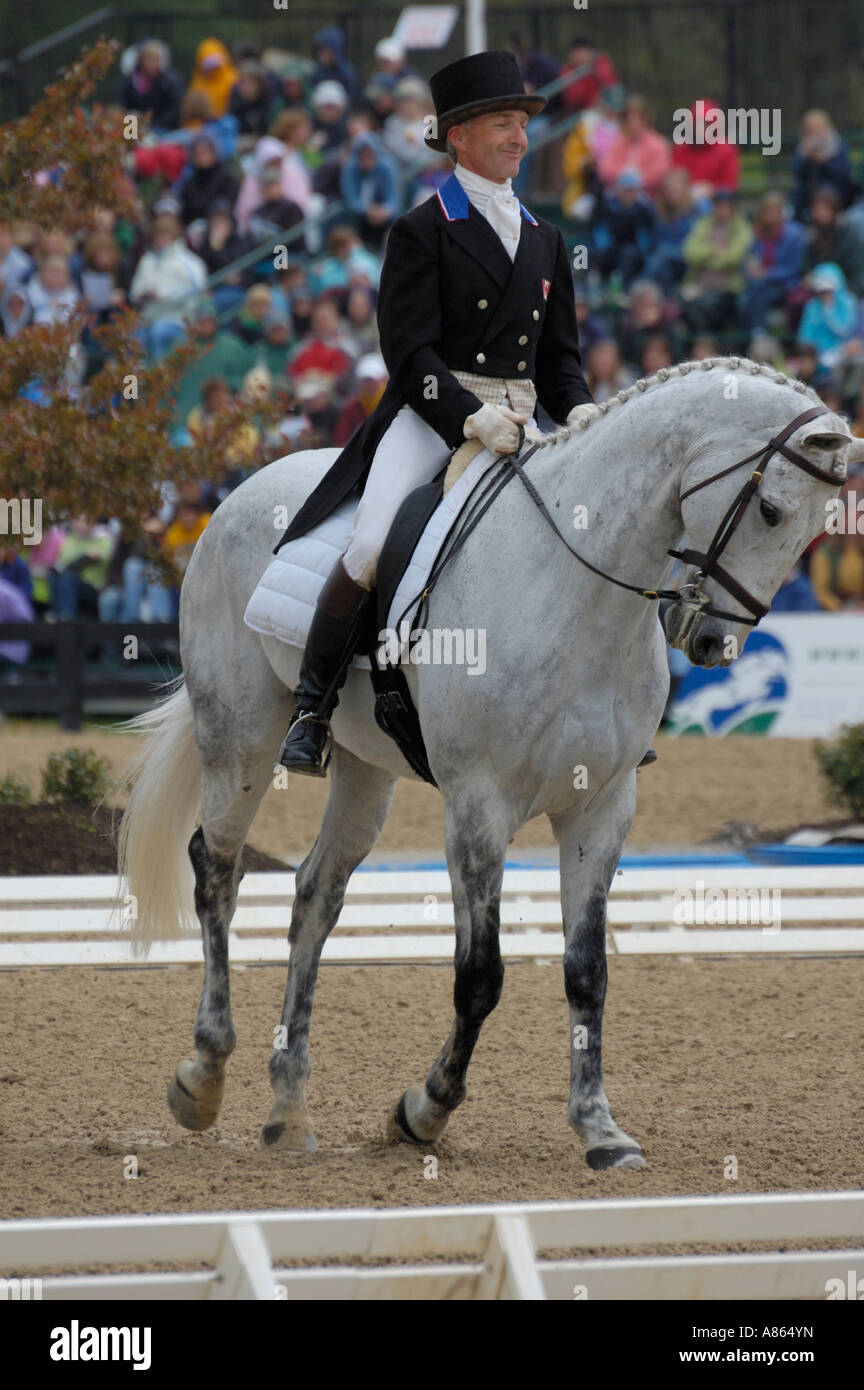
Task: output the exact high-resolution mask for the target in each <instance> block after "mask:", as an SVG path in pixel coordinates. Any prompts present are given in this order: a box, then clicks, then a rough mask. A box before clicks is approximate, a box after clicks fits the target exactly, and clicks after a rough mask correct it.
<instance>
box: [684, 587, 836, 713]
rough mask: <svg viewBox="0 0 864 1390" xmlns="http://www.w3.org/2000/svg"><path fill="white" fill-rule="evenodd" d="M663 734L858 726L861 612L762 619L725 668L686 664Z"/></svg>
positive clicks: (789, 615)
mask: <svg viewBox="0 0 864 1390" xmlns="http://www.w3.org/2000/svg"><path fill="white" fill-rule="evenodd" d="M671 713H672V719H671V723H670V725H669V728H668V732H669V733H670V734H676V735H680V734H706V735H709V736H712V737H722V736H723V735H725V734H769V735H772V736H773V737H775V738H829V737H832V736H833V735H835V734H837V733H838V732H839V730H840V727H841V725H843V724H861V723H864V613H861V614H858V613H782V614H781V613H778V614H777V615H776V616H774V615H773V614H772V615H769V616H768V617H767V618H764V619H763V621H762V622H761V623H760V624H759V626H758V627H757V628H756V629H755V630H754V631H753V632H752V633H751V634H750V636H749V637H748V639H747V644H746V646H745V647H744V650H743V652H742V653H741V655H740V656H739V657H738V660H737V661H733V663H732V665H731V666H727V667H714V668H713V669H711V670H703V669H702V668H701V667H693V669H692V670H691V671H689V672H688V674H687V676H686V677H685V679H684V681H683V682H682V684H681V686H680V687H679V690H678V693H677V697H676V700H675V703H674V705H673V707H672V712H671Z"/></svg>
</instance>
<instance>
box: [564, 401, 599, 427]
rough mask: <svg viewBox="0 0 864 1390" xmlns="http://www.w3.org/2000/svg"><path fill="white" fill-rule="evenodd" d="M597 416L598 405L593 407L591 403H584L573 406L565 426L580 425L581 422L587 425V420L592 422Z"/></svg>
mask: <svg viewBox="0 0 864 1390" xmlns="http://www.w3.org/2000/svg"><path fill="white" fill-rule="evenodd" d="M599 414H600V407H599V405H595V404H594V402H593V401H586V402H585V404H584V405H574V407H573V409H572V410H571V411H570V412H569V414H568V416H567V424H568V425H581V423H582V421H583V420H584V421H586V423H587V421H588V420H593V419H594V417H595V416H596V415H599Z"/></svg>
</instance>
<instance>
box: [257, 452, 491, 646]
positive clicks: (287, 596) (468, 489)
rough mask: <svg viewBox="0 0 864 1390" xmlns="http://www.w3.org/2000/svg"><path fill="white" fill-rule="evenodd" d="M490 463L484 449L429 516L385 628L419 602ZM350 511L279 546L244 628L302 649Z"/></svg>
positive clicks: (350, 507)
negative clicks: (448, 537)
mask: <svg viewBox="0 0 864 1390" xmlns="http://www.w3.org/2000/svg"><path fill="white" fill-rule="evenodd" d="M495 462H497V459H496V456H495V455H494V454H490V453H489V452H488V450H486V449H484V450H482V452H481V453H479V454H477V455H476V457H475V458H473V459H472V460H471V462H470V463H469V464H468V466H467V468H466V469H465V471H464V473H463V474H462V475H461V477H459V478H458V479H457V481H456V482H455V483H454V484H453V486H452V487H451V489H450V491H449V492H448V493H447V495H446V497H444V498H443V499H442V501H441V502H440V503H439V505H438V506H437V508H436V509H435V511H434V512H433V513H432V515H431V517H430V518H429V521H428V523H427V525H426V529H425V531H424V532H423V535H422V536H421V537H420V540H419V541H418V543H417V546H416V548H415V550H414V554H413V555H412V557H411V559H410V561H409V563H408V566H407V568H406V570H405V573H404V574H403V576H402V578H401V580H400V581H399V587H398V588H397V590H396V593H395V595H394V597H393V602H392V604H391V606H390V613H389V616H388V618H387V626H388V627H390V628H394V629H395V628H396V624H397V619H398V618H400V617H401V615H402V613H403V612H404V610H405V609H406V608H408V605H409V604H410V603H411V601H412V599H418V600H419V595H420V594H421V593H422V591H423V588H424V586H425V584H426V580H427V579H428V577H429V572H430V570H431V569H432V566H433V564H434V563H435V558H436V556H437V554H438V551H439V550H440V549H441V545H442V543H443V541H444V537H445V536H446V535H447V533H448V531H449V530H450V527H451V526H452V525H453V522H454V521H455V519H456V517H457V516H458V514H459V512H460V511H461V510H462V508H463V507H464V505H465V503H466V502H467V500H468V498H469V497H470V495H471V493H472V492H473V491H474V488H475V487H476V486H477V484H478V483H479V482H480V479H481V478H482V477H483V475H484V474H485V473H486V472H488V470H489V468H490V467H491V466H492V464H493V463H495ZM356 510H357V499H356V498H352V499H350V500H349V501H347V502H343V504H342V506H341V507H338V508H337V509H336V511H334V512H331V514H330V516H328V517H327V518H326V519H325V520H324V521H322V522H321V523H320V524H319V525H318V526H315V527H314V528H313V529H312V530H311V531H309V532H308V533H307V534H306V535H305V536H298V538H297V539H296V540H293V541H288V543H287V544H286V545H283V546H282V549H281V550H280V551H279V552H278V554H277V555H274V557H273V559H272V560H271V561H270V563H269V565H268V566H267V568H266V570H265V571H264V573H263V574H262V576H261V578H260V579H259V581H258V584H257V587H256V588H255V591H254V593H253V594H252V597H251V598H250V600H249V602H248V604H247V605H246V612H245V614H244V616H243V621H244V622H245V623H246V625H247V627H251V628H252V629H253V630H254V631H255V632H261V633H263V634H264V635H265V636H267V637H278V639H279V641H280V642H287V643H288V644H289V646H293V647H305V645H306V637H307V635H308V632H309V625H310V623H311V622H312V614H313V612H314V611H315V604H316V602H317V599H318V595H319V593H320V592H321V589H322V587H323V585H324V580H325V579H326V578H327V576H328V574H329V573H330V571H331V570H332V568H333V566H334V565H335V563H336V561H337V560H338V559H339V556H340V555H342V554H344V551H345V549H346V547H347V545H348V540H349V537H350V535H351V528H352V526H353V524H354V513H355V511H356ZM415 611H416V604H415V605H414V607H413V608H411V609H410V610H409V612H408V614H407V617H406V619H405V620H406V621H408V622H409V623H410V621H411V619H412V618H413V617H414V612H415ZM354 665H355V666H358V667H362V668H363V669H365V670H368V669H369V667H370V665H371V663H370V661H369V658H368V656H355V658H354Z"/></svg>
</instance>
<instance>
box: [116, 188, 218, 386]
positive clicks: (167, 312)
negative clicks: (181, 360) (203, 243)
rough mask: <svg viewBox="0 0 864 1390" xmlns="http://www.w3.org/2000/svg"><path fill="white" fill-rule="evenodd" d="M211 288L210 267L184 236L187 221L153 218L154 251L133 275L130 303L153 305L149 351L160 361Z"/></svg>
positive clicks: (167, 216)
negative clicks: (201, 296) (196, 301)
mask: <svg viewBox="0 0 864 1390" xmlns="http://www.w3.org/2000/svg"><path fill="white" fill-rule="evenodd" d="M206 287H207V267H206V266H205V264H204V262H203V261H202V259H201V257H200V256H196V255H195V253H194V252H193V251H190V250H189V248H188V246H187V245H186V243H185V241H184V239H183V224H182V222H181V221H180V219H179V218H178V217H175V216H174V215H173V214H172V213H160V214H159V215H158V216H156V217H155V218H154V219H153V228H152V231H151V235H150V250H149V251H145V252H144V255H143V256H142V257H141V259H140V261H139V262H138V265H137V267H136V269H135V274H134V275H133V276H132V284H131V285H130V287H129V299H130V302H131V303H132V304H134V305H136V307H139V308H142V309H145V308H149V310H150V313H151V321H150V322H149V324H148V341H149V350H150V352H151V354H152V356H153V358H154V360H158V359H159V358H160V357H162V356H164V354H165V353H166V352H167V351H168V349H169V348H170V347H171V346H172V345H173V344H174V343H175V342H177V341H178V340H179V339H180V338H182V337H183V336H184V333H185V325H184V316H185V315H186V314H188V313H189V312H190V311H191V309H192V305H193V302H194V299H195V297H196V295H199V294H201V293H202V292H203V291H204V290H205V289H206Z"/></svg>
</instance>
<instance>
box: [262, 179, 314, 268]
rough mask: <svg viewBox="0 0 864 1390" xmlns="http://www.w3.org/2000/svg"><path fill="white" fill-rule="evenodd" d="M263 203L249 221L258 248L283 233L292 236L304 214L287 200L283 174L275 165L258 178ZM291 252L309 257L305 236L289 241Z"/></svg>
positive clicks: (297, 235) (300, 235)
mask: <svg viewBox="0 0 864 1390" xmlns="http://www.w3.org/2000/svg"><path fill="white" fill-rule="evenodd" d="M258 186H259V189H260V191H261V202H260V203H259V204H258V206H257V208H256V209H255V211H254V212H253V213H252V215H251V217H250V218H249V235H250V236H251V237H252V240H253V241H254V243H255V245H256V246H260V245H261V244H262V242H265V241H267V240H268V239H269V238H271V237H278V236H279V234H280V233H281V232H290V231H291V230H292V228H294V227H299V226H300V223H301V222H302V221H303V213H302V211H301V209H300V208H299V207H298V206H297V204H296V203H292V202H291V200H290V198H286V197H285V195H284V194H283V192H282V174H281V171H280V170H279V169H278V168H276V167H275V166H274V165H272V164H271V165H269V166H268V167H267V168H266V169H262V170H261V173H260V175H259V176H258ZM286 241H287V242H288V244H289V245H290V247H291V250H292V251H294V252H295V253H296V252H303V253H305V250H306V242H305V238H304V237H303V236H302V234H295V235H294V236H293V237H287V238H286Z"/></svg>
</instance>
